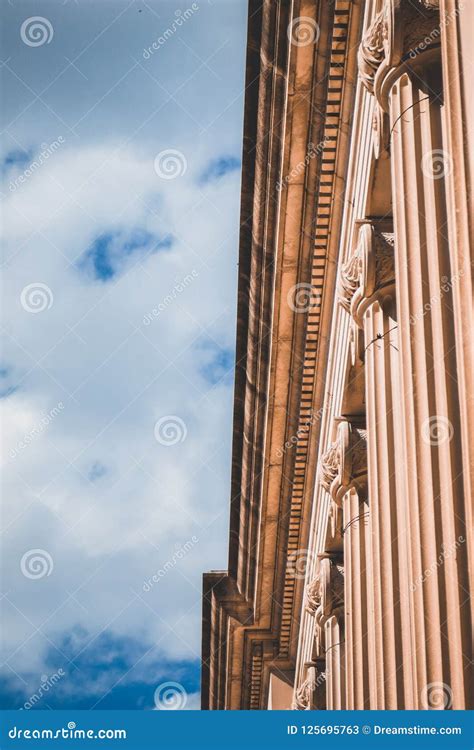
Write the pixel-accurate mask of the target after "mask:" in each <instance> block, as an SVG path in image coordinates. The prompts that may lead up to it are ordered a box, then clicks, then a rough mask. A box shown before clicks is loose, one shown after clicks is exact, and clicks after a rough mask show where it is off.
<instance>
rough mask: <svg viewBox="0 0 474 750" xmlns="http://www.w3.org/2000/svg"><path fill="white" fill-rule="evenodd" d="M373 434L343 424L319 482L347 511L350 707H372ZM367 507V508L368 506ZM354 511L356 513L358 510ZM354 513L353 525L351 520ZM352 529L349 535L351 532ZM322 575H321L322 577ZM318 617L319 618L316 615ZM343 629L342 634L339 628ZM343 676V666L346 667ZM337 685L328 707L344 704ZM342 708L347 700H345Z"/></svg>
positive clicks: (332, 631) (329, 634)
mask: <svg viewBox="0 0 474 750" xmlns="http://www.w3.org/2000/svg"><path fill="white" fill-rule="evenodd" d="M366 441H367V434H366V430H365V429H364V428H363V427H362V426H360V425H356V424H354V423H353V422H349V421H348V420H345V419H342V420H340V422H339V424H338V427H337V431H336V440H335V442H334V443H333V444H332V445H331V447H330V448H329V450H328V451H327V452H326V453H325V454H324V455H323V456H322V459H321V464H320V467H319V479H320V482H321V484H322V485H323V487H324V488H325V489H326V490H327V491H328V492H329V494H330V495H331V500H332V503H334V504H335V505H336V506H337V507H338V508H340V507H341V506H343V508H344V534H343V536H344V569H345V580H346V586H345V593H344V607H343V611H344V615H345V624H344V630H345V633H346V649H345V659H344V672H345V698H344V705H345V707H346V708H349V709H352V708H357V709H362V708H368V696H369V693H368V685H369V670H368V658H369V657H368V653H369V643H368V633H367V629H366V622H367V619H366V613H367V591H368V585H367V564H366V554H365V553H366V545H365V535H364V533H363V532H364V525H363V524H360V523H359V520H360V517H361V514H362V515H364V514H365V510H362V511H361V508H364V498H366V495H367V451H366ZM365 507H366V506H365ZM354 509H356V510H355V512H354ZM348 514H349V521H347V518H348ZM348 529H350V530H349V533H347V532H348ZM320 575H321V573H320ZM335 614H337V622H334V621H332V622H330V623H329V624H328V621H327V620H326V621H325V627H326V630H325V653H326V673H327V674H331V669H333V670H335V669H336V661H337V659H338V654H337V653H336V654H334V655H332V656H331V659H330V658H329V654H330V651H331V650H332V648H331V649H330V648H329V645H330V644H329V641H331V647H333V648H334V649H335V648H336V647H335V646H334V643H335V642H337V641H334V638H337V637H338V635H337V633H339V637H340V633H341V632H342V627H341V625H342V618H341V615H342V611H341V613H335ZM317 616H318V615H317V614H316V617H317ZM336 628H338V630H336ZM340 672H341V673H342V665H341V668H340ZM334 687H335V685H334V681H333V682H331V681H329V682H328V705H329V704H330V703H331V705H333V706H334V707H337V705H339V699H338V696H337V694H336V692H335V691H334ZM340 705H341V706H342V705H343V704H342V699H341V704H340Z"/></svg>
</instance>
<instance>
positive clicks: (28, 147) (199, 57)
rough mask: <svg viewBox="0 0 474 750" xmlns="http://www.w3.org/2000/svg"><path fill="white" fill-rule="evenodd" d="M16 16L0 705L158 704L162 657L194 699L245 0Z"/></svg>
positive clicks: (2, 148)
mask: <svg viewBox="0 0 474 750" xmlns="http://www.w3.org/2000/svg"><path fill="white" fill-rule="evenodd" d="M2 16H3V18H2V20H3V23H2V32H1V33H2V50H3V51H2V55H3V64H2V67H1V70H0V75H1V85H2V92H3V93H2V107H1V117H2V124H1V138H0V165H1V169H0V175H1V178H2V196H3V209H2V223H3V228H4V240H3V246H2V271H3V288H2V319H3V340H2V350H1V359H0V406H1V408H2V443H3V457H2V473H1V476H2V480H1V481H2V487H1V490H2V519H1V520H2V524H1V525H2V529H3V531H2V539H1V549H2V552H1V570H2V578H1V585H0V591H1V597H2V598H1V604H0V606H1V616H2V649H1V659H0V672H1V677H2V680H1V682H2V689H1V703H2V707H4V708H20V707H22V706H23V705H24V704H25V703H26V702H27V701H28V700H29V699H30V698H31V696H32V695H35V694H36V695H38V691H40V692H41V696H40V698H38V699H35V708H44V709H48V708H68V707H75V708H93V707H97V708H112V709H113V708H116V709H119V708H137V709H149V710H151V709H153V708H156V701H155V698H154V696H155V691H156V690H157V688H159V687H160V685H162V684H163V683H166V682H170V681H171V682H176V683H179V684H180V685H182V687H183V689H184V691H185V693H186V705H185V707H186V708H196V707H198V705H199V696H198V693H199V656H200V637H201V574H202V572H203V571H204V570H207V569H213V568H221V567H225V566H226V562H227V527H228V507H229V491H230V438H231V415H232V391H233V363H234V339H235V308H236V279H237V247H238V220H239V189H240V158H241V148H242V109H243V95H244V91H243V89H244V71H245V33H246V3H245V2H242V0H219V1H217V0H213V1H212V0H202V2H197V3H194V5H193V4H192V3H182V4H179V3H174V2H167V1H166V0H160V1H159V2H158V0H147V1H146V2H142V1H141V0H128V1H125V0H103V2H97V1H96V0H95V1H94V2H93V1H92V0H66V1H65V2H63V0H54V1H53V0H49V1H48V0H44V1H43V0H35V1H34V2H33V1H32V2H28V1H27V0H12V2H11V3H4V4H3V5H2ZM35 17H40V21H39V22H37V21H33V22H32V21H31V19H32V18H33V19H34V18H35ZM32 23H36V24H37V28H36V29H35V28H33V26H32ZM38 23H39V27H38ZM153 577H154V578H153ZM150 581H152V585H149V586H146V585H145V584H146V582H150ZM54 675H59V678H58V679H54V680H53V683H54V685H52V687H51V688H48V689H47V690H46V689H44V690H40V688H41V685H45V684H47V681H48V680H51V677H52V676H54Z"/></svg>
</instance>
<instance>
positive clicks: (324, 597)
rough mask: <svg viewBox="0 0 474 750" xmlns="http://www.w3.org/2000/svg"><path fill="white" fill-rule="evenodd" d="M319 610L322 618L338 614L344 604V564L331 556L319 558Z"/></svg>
mask: <svg viewBox="0 0 474 750" xmlns="http://www.w3.org/2000/svg"><path fill="white" fill-rule="evenodd" d="M319 570H320V572H319V576H320V590H321V610H322V614H323V617H324V620H327V619H328V618H329V617H331V616H332V615H338V614H339V612H340V610H341V608H342V607H343V606H344V566H343V565H342V564H341V563H340V562H337V561H336V560H335V559H333V558H331V557H325V558H323V559H321V561H320V566H319Z"/></svg>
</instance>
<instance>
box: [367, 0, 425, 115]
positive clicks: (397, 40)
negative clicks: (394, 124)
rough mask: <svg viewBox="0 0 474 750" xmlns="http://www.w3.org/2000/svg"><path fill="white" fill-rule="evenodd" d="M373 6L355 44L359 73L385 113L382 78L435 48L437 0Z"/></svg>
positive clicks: (385, 0) (393, 0)
mask: <svg viewBox="0 0 474 750" xmlns="http://www.w3.org/2000/svg"><path fill="white" fill-rule="evenodd" d="M375 8H376V10H375V12H374V15H373V17H372V19H371V21H370V23H369V26H368V27H367V29H366V30H365V32H364V34H363V37H362V41H361V43H360V46H359V52H358V62H359V75H360V78H361V80H362V82H363V84H364V86H365V87H366V88H367V89H368V91H370V93H371V94H375V96H376V98H377V102H378V104H379V106H380V107H381V108H382V110H384V111H385V112H387V111H388V100H387V95H386V91H384V81H385V79H386V78H387V77H391V74H392V73H393V71H394V69H396V68H397V67H399V66H402V65H405V63H406V62H408V63H409V64H410V63H415V62H416V64H417V66H419V64H420V62H421V58H422V57H423V55H424V53H426V52H428V51H431V50H432V49H433V48H435V47H439V36H440V33H439V28H440V16H439V0H381V2H379V3H377V4H375ZM401 72H402V71H400V73H401ZM390 85H391V84H390Z"/></svg>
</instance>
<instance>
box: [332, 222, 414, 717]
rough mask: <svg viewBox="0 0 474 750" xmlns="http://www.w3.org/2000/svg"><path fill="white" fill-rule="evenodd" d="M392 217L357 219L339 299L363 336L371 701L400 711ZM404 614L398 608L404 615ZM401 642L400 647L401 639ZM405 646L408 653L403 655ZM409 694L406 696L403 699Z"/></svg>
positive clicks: (404, 626)
mask: <svg viewBox="0 0 474 750" xmlns="http://www.w3.org/2000/svg"><path fill="white" fill-rule="evenodd" d="M393 245H394V237H393V231H392V222H391V220H387V219H385V220H383V221H381V220H373V221H360V222H358V223H357V226H356V227H355V242H354V248H353V250H352V252H351V254H350V257H349V259H348V261H347V262H346V264H345V265H344V266H343V267H342V269H341V275H340V286H339V300H340V302H341V304H342V305H343V307H344V308H345V309H346V310H348V312H350V313H351V314H352V316H353V318H354V321H355V323H356V324H357V325H358V326H359V327H360V328H361V329H362V331H363V335H364V351H363V357H364V361H365V367H364V371H365V391H366V398H365V402H366V426H367V437H368V443H367V447H368V495H369V507H370V520H369V534H370V543H371V555H370V560H371V567H372V590H371V592H370V597H371V602H372V607H371V610H370V614H369V618H368V632H369V633H370V634H371V635H373V640H372V638H371V639H370V648H371V654H372V656H373V659H372V661H371V670H370V694H371V699H370V707H371V708H373V709H397V708H398V709H399V708H404V707H405V705H406V702H407V701H408V703H409V702H410V700H411V698H410V691H411V674H410V668H409V664H410V654H409V653H408V652H407V649H409V643H410V621H409V613H408V610H407V609H406V608H405V610H403V606H402V601H403V600H405V603H406V599H407V595H408V579H407V576H406V575H405V577H404V579H403V581H402V585H400V573H401V571H400V566H402V567H403V566H404V564H405V563H404V560H405V559H406V550H405V549H404V545H405V533H404V531H405V515H406V514H405V510H404V505H405V497H404V490H403V486H400V483H398V486H397V481H396V476H397V469H396V462H397V461H396V437H395V420H396V414H395V412H397V411H399V410H400V408H401V404H400V387H399V378H398V366H399V363H398V346H397V328H398V323H397V320H396V308H395V300H394V297H395V273H394V252H393ZM402 612H403V614H402ZM404 643H406V644H408V645H406V646H405V647H404V646H403V644H404ZM404 649H405V653H404ZM405 693H407V694H408V695H407V701H406V699H405Z"/></svg>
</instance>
